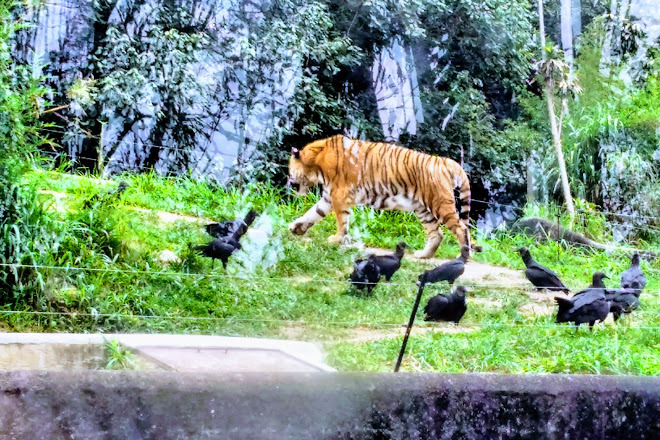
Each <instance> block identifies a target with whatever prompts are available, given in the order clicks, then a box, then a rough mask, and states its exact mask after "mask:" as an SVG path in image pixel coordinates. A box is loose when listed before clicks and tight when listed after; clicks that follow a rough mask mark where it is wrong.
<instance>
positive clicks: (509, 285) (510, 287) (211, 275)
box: [0, 263, 660, 293]
mask: <svg viewBox="0 0 660 440" xmlns="http://www.w3.org/2000/svg"><path fill="white" fill-rule="evenodd" d="M468 264H469V263H468ZM0 267H11V268H32V269H47V270H64V271H69V270H78V271H88V272H105V273H123V274H140V275H150V276H172V277H182V276H183V277H186V276H188V277H200V278H204V277H206V278H229V279H236V280H241V281H246V282H255V281H260V280H268V281H273V282H275V281H278V282H279V281H286V282H289V283H311V282H321V283H332V284H336V283H338V282H341V280H337V279H324V278H311V277H309V278H296V277H257V276H250V277H243V276H239V275H229V274H222V273H213V272H211V273H199V272H159V271H150V270H136V269H115V268H99V267H80V266H48V265H39V264H34V265H32V264H18V263H16V264H14V263H0ZM346 282H347V283H348V280H346ZM383 285H390V286H406V287H411V286H413V285H415V284H414V283H411V282H408V283H401V282H399V283H397V282H388V283H383ZM461 285H462V286H466V287H472V288H486V287H498V288H500V289H504V290H524V289H529V288H531V286H530V285H529V284H527V283H524V284H523V283H510V282H507V283H506V284H504V283H479V284H474V283H461ZM427 286H428V287H429V288H431V289H433V288H434V287H440V286H441V285H435V284H429V285H427ZM584 288H585V287H579V288H578V287H576V288H571V289H569V290H571V291H579V290H582V289H584ZM433 290H435V289H433ZM644 292H645V293H660V289H657V290H650V289H645V290H644Z"/></svg>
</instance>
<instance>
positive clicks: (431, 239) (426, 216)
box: [413, 211, 444, 258]
mask: <svg viewBox="0 0 660 440" xmlns="http://www.w3.org/2000/svg"><path fill="white" fill-rule="evenodd" d="M416 214H417V217H418V218H419V220H420V221H421V222H422V226H424V231H426V246H424V249H422V250H421V251H417V252H415V253H414V254H413V255H414V256H415V257H416V258H433V257H434V256H435V251H437V250H438V247H440V243H442V237H443V235H444V234H443V233H442V230H441V229H440V222H439V221H438V219H437V218H435V217H434V216H433V214H431V213H430V212H429V211H423V212H416Z"/></svg>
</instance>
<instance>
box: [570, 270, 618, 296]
mask: <svg viewBox="0 0 660 440" xmlns="http://www.w3.org/2000/svg"><path fill="white" fill-rule="evenodd" d="M605 278H607V279H609V278H610V277H608V276H607V275H605V274H604V273H603V272H601V271H597V272H594V274H593V275H592V276H591V285H590V286H589V287H587V288H586V289H584V290H580V291H579V292H578V293H576V294H575V295H573V298H575V297H576V296H578V295H582V294H584V293H586V292H591V291H592V290H594V289H601V290H602V291H603V293H605V289H606V288H607V287H606V286H605V283H604V282H603V280H604V279H605Z"/></svg>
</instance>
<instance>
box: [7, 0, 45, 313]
mask: <svg viewBox="0 0 660 440" xmlns="http://www.w3.org/2000/svg"><path fill="white" fill-rule="evenodd" d="M16 11H17V9H16V3H15V2H13V1H11V0H0V305H2V304H8V303H9V304H16V303H19V302H31V303H33V304H34V303H36V302H38V301H37V299H38V298H37V296H36V295H35V292H38V291H39V289H40V287H42V286H43V278H42V274H40V272H39V271H38V270H36V269H35V268H34V266H37V265H39V264H42V263H44V261H47V259H48V258H49V255H50V250H51V249H52V246H53V243H54V241H53V238H52V235H51V233H50V226H51V225H50V219H49V217H48V215H47V213H46V212H45V210H44V209H43V207H42V206H41V204H40V203H38V201H37V194H36V191H34V190H33V189H32V188H28V187H25V186H24V185H22V184H21V183H20V178H21V175H22V173H23V172H24V171H25V170H26V169H27V167H28V166H29V164H30V163H31V160H30V159H33V158H34V155H35V154H36V152H37V147H38V145H39V144H40V143H41V142H43V139H42V137H41V135H40V128H41V124H40V122H39V115H40V113H41V110H42V107H43V105H44V103H43V98H42V97H43V95H44V89H43V87H42V86H41V83H40V78H39V77H37V76H35V75H33V72H32V71H31V70H30V69H29V68H28V67H27V66H22V65H19V64H18V63H16V62H15V60H14V59H13V57H12V54H11V42H12V38H13V36H14V34H15V32H16V31H17V30H18V29H20V28H21V27H22V26H23V25H22V22H21V18H20V17H18V16H17V15H16ZM14 265H30V266H33V267H32V268H30V267H28V268H25V267H20V266H14Z"/></svg>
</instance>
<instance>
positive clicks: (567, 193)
mask: <svg viewBox="0 0 660 440" xmlns="http://www.w3.org/2000/svg"><path fill="white" fill-rule="evenodd" d="M563 1H565V0H562V2H563ZM538 6H539V31H540V40H541V58H542V59H543V60H544V61H545V59H546V56H545V49H544V48H545V24H544V22H543V0H538ZM562 30H563V27H562ZM562 35H563V32H562ZM552 92H553V90H552V78H545V99H546V102H547V104H548V117H549V118H550V130H551V131H552V144H553V146H554V147H555V153H556V154H557V162H558V164H559V175H560V178H561V187H562V190H563V192H564V201H565V202H566V210H567V211H568V214H569V215H570V217H571V221H572V220H573V218H574V217H575V208H574V207H573V197H572V196H571V187H570V185H569V184H568V174H567V173H566V162H565V161H564V152H563V151H562V148H561V133H560V131H559V127H558V124H557V116H556V115H555V105H554V101H553V99H552V96H553V93H552Z"/></svg>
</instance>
